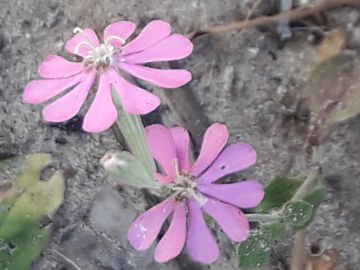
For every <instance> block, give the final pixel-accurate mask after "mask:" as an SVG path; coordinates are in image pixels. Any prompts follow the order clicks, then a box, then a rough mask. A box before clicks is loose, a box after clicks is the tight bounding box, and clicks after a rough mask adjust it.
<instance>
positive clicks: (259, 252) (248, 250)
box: [238, 223, 285, 269]
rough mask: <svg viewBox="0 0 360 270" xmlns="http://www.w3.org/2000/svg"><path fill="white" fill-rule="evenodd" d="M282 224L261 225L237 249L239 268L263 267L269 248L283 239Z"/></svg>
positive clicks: (266, 260)
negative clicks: (276, 241)
mask: <svg viewBox="0 0 360 270" xmlns="http://www.w3.org/2000/svg"><path fill="white" fill-rule="evenodd" d="M284 229H285V228H284V224H282V223H272V224H266V225H262V226H261V227H260V228H259V229H257V230H256V231H255V232H254V233H252V234H251V235H250V237H249V238H248V239H247V240H246V241H245V242H243V243H242V244H241V245H240V247H239V249H238V254H239V267H240V268H241V269H253V268H259V267H262V266H264V265H265V264H266V263H267V262H268V260H269V258H270V246H271V244H272V243H273V242H274V241H275V240H281V239H282V238H283V237H284Z"/></svg>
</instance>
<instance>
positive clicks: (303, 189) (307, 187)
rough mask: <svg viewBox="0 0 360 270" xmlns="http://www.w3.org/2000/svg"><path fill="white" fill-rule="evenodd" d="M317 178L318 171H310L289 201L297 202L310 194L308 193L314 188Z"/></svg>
mask: <svg viewBox="0 0 360 270" xmlns="http://www.w3.org/2000/svg"><path fill="white" fill-rule="evenodd" d="M318 176H319V169H315V170H312V171H311V172H310V173H309V174H308V176H307V177H306V179H305V181H304V183H303V184H302V185H301V186H300V188H299V189H298V190H297V191H296V193H295V195H294V197H292V199H291V201H298V200H301V199H303V198H305V197H306V196H307V195H308V194H309V193H310V191H312V189H313V188H314V187H315V186H316V180H317V178H318Z"/></svg>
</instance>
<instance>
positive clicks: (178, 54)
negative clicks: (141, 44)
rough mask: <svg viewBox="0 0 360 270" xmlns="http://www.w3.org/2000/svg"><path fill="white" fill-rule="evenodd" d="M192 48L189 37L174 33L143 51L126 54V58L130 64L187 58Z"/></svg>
mask: <svg viewBox="0 0 360 270" xmlns="http://www.w3.org/2000/svg"><path fill="white" fill-rule="evenodd" d="M192 50H193V45H192V43H191V41H190V40H189V39H188V38H186V37H184V36H182V35H178V34H173V35H171V36H168V37H166V38H165V39H163V40H161V41H160V42H158V43H156V44H155V45H153V46H151V47H149V48H147V49H145V50H143V51H141V52H138V53H134V54H130V55H125V56H124V59H125V61H126V62H127V63H130V64H144V63H149V62H158V61H172V60H178V59H182V58H185V57H186V56H188V55H189V54H191V52H192Z"/></svg>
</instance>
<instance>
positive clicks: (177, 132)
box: [170, 127, 190, 173]
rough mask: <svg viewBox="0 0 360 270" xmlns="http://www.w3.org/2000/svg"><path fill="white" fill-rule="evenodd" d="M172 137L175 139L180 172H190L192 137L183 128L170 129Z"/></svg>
mask: <svg viewBox="0 0 360 270" xmlns="http://www.w3.org/2000/svg"><path fill="white" fill-rule="evenodd" d="M170 131H171V135H172V137H173V139H174V143H175V149H176V156H177V159H178V163H179V170H180V172H185V173H189V172H190V161H189V147H190V136H189V133H188V132H187V130H186V129H184V128H181V127H174V128H172V129H170Z"/></svg>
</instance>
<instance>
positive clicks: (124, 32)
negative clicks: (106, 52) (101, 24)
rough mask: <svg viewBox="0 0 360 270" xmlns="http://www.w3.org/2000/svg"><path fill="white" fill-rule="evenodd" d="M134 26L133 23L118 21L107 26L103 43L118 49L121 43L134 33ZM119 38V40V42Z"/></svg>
mask: <svg viewBox="0 0 360 270" xmlns="http://www.w3.org/2000/svg"><path fill="white" fill-rule="evenodd" d="M135 29H136V25H135V24H134V23H133V22H128V21H120V22H116V23H112V24H110V25H108V26H107V27H106V28H105V30H104V42H105V43H107V44H110V45H112V46H113V47H115V48H120V47H121V46H122V45H123V42H122V41H124V42H125V40H127V39H128V38H129V37H130V36H131V34H132V33H134V31H135ZM116 37H119V38H120V39H121V40H122V41H121V40H119V39H118V38H116Z"/></svg>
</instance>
